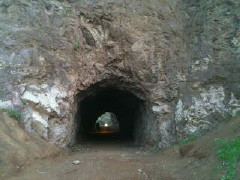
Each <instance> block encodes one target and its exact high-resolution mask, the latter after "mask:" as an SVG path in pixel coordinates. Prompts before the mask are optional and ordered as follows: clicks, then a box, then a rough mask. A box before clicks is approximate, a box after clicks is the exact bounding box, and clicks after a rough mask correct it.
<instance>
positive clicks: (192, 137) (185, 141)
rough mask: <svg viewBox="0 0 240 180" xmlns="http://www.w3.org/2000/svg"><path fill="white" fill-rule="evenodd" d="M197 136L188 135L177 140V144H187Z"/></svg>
mask: <svg viewBox="0 0 240 180" xmlns="http://www.w3.org/2000/svg"><path fill="white" fill-rule="evenodd" d="M197 138H198V136H188V137H187V138H185V139H183V140H181V141H179V142H178V143H177V144H178V145H185V144H189V143H190V142H193V141H195V140H196V139H197Z"/></svg>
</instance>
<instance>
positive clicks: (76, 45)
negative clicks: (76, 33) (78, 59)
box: [73, 41, 79, 51]
mask: <svg viewBox="0 0 240 180" xmlns="http://www.w3.org/2000/svg"><path fill="white" fill-rule="evenodd" d="M78 48H79V43H78V41H74V42H73V49H74V51H76V50H77V49H78Z"/></svg>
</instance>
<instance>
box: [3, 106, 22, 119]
mask: <svg viewBox="0 0 240 180" xmlns="http://www.w3.org/2000/svg"><path fill="white" fill-rule="evenodd" d="M1 111H2V112H7V113H8V115H9V116H10V117H11V118H14V119H16V120H20V119H21V116H22V113H21V112H20V111H19V110H17V109H13V108H4V109H1Z"/></svg>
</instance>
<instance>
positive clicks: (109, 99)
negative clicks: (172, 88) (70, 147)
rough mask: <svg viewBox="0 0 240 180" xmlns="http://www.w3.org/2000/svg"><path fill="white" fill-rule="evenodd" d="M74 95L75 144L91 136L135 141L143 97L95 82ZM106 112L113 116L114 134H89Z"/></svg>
mask: <svg viewBox="0 0 240 180" xmlns="http://www.w3.org/2000/svg"><path fill="white" fill-rule="evenodd" d="M77 96H78V98H77V107H76V109H77V113H76V115H75V119H76V124H77V126H76V127H77V129H76V143H78V144H82V143H85V142H87V141H88V140H92V139H95V140H96V139H97V140H102V139H104V140H105V139H107V138H116V139H117V140H121V141H122V140H128V141H132V142H136V141H137V138H138V134H139V133H138V132H140V125H141V124H142V121H143V117H144V116H143V113H144V108H145V101H144V100H142V99H140V98H139V97H137V96H135V95H134V94H133V93H131V92H130V91H127V90H125V89H119V88H116V87H112V86H108V87H100V86H98V85H96V86H93V87H90V88H89V89H87V90H86V91H85V92H81V93H79V94H78V95H77ZM106 112H111V113H112V114H114V115H115V116H116V118H117V121H118V123H119V131H118V132H117V133H114V134H107V133H106V134H104V135H102V136H101V135H99V134H96V133H93V132H94V129H95V128H96V121H97V120H98V118H99V117H100V116H101V115H102V114H104V113H106ZM140 134H141V133H140ZM100 137H101V138H100Z"/></svg>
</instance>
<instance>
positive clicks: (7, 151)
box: [0, 112, 60, 179]
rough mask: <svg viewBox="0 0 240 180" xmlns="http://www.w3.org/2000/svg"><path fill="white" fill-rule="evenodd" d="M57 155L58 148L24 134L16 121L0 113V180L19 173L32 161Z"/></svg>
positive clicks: (34, 136)
mask: <svg viewBox="0 0 240 180" xmlns="http://www.w3.org/2000/svg"><path fill="white" fill-rule="evenodd" d="M58 154H60V150H59V149H58V148H56V147H55V146H53V145H51V144H49V143H47V142H46V141H44V140H43V139H42V138H40V137H39V136H36V135H33V134H29V133H27V132H25V131H24V130H23V129H22V128H21V127H20V126H19V123H18V122H17V121H16V120H14V119H12V118H10V117H9V116H8V115H7V114H6V113H2V112H0V179H6V178H7V175H10V174H12V175H13V174H14V173H15V172H17V171H20V170H21V169H23V168H24V167H26V166H28V165H29V163H30V162H31V161H33V160H36V159H43V158H46V157H54V156H57V155H58Z"/></svg>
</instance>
